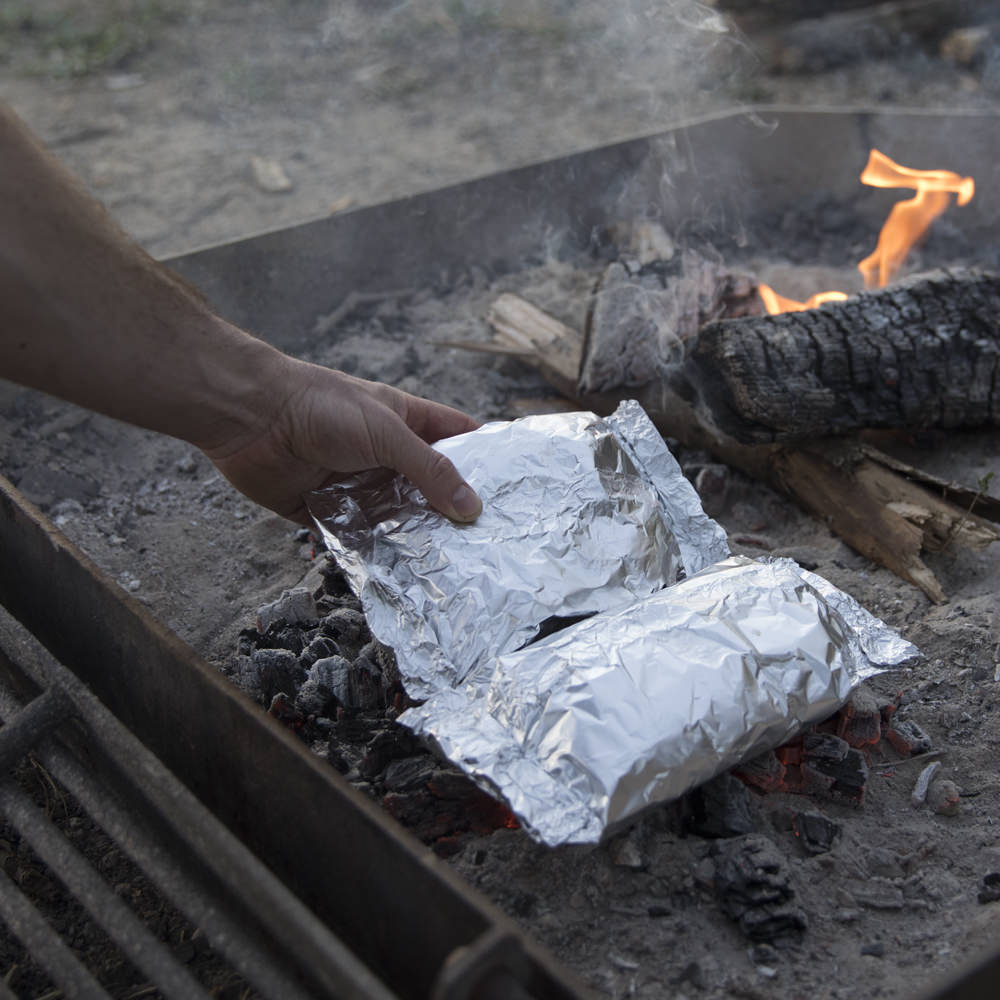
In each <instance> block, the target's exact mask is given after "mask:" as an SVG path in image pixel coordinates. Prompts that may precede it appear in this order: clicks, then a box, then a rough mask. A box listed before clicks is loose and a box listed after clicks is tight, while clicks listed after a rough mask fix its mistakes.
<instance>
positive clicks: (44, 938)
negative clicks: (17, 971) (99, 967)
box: [0, 869, 110, 1000]
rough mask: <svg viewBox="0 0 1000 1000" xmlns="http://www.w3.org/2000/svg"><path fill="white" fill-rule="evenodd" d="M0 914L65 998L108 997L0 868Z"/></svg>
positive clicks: (89, 999) (97, 999)
mask: <svg viewBox="0 0 1000 1000" xmlns="http://www.w3.org/2000/svg"><path fill="white" fill-rule="evenodd" d="M0 917H2V918H3V920H4V921H5V922H6V924H7V926H8V927H9V928H10V929H11V931H13V933H14V934H16V935H17V937H18V938H19V939H20V940H21V943H22V944H23V945H24V947H25V948H27V949H28V951H29V953H30V954H31V955H32V956H33V957H34V958H35V960H36V961H37V962H38V964H39V965H41V966H42V967H43V968H44V969H45V970H46V971H47V972H48V973H49V975H50V976H51V977H52V980H53V982H54V983H55V984H56V986H58V987H59V988H60V989H61V990H62V992H63V993H64V994H65V995H66V996H67V997H75V998H78V1000H110V998H109V997H108V994H107V993H106V992H105V990H104V988H103V987H102V986H101V984H100V983H99V982H98V981H97V980H96V979H95V978H94V977H93V976H92V975H91V974H90V973H89V972H88V971H87V970H86V969H85V968H84V967H83V965H82V964H81V963H80V961H79V959H77V957H76V956H75V955H74V954H73V952H72V951H70V949H69V947H68V946H67V945H66V944H64V943H63V940H62V938H60V937H59V935H58V934H57V933H56V932H55V931H54V930H53V929H52V928H51V927H50V926H49V924H48V922H47V921H46V920H45V918H44V917H43V916H42V915H41V914H40V913H39V912H38V910H36V909H35V907H34V906H32V905H31V903H29V902H28V900H27V899H26V898H25V896H24V895H23V894H22V893H21V890H20V889H18V887H17V886H16V885H15V884H14V882H13V880H12V879H11V878H10V876H8V875H7V873H6V872H4V871H3V870H2V869H0Z"/></svg>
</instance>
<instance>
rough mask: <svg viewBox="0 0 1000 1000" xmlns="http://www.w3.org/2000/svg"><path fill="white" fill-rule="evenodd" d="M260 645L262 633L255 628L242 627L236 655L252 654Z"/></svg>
mask: <svg viewBox="0 0 1000 1000" xmlns="http://www.w3.org/2000/svg"><path fill="white" fill-rule="evenodd" d="M259 645H260V633H259V632H258V631H257V629H255V628H241V629H240V634H239V636H238V637H237V639H236V655H237V656H251V655H252V654H253V651H254V650H255V649H256V648H257V647H258V646H259Z"/></svg>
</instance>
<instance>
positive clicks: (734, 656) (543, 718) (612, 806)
mask: <svg viewBox="0 0 1000 1000" xmlns="http://www.w3.org/2000/svg"><path fill="white" fill-rule="evenodd" d="M915 654H916V649H915V648H914V647H913V646H911V645H910V644H909V643H908V642H906V641H905V640H903V639H901V638H900V637H899V636H898V635H897V634H896V633H895V632H893V631H892V630H891V629H889V628H888V627H887V626H886V625H884V624H883V623H882V622H880V621H878V620H877V619H875V618H874V617H872V616H871V615H870V614H869V613H868V612H867V611H865V610H864V609H863V608H862V607H860V605H858V604H857V602H856V601H854V600H853V599H852V598H851V597H849V596H848V595H846V594H844V593H842V592H840V591H838V590H837V589H836V588H835V587H833V586H832V585H831V584H829V583H827V582H826V581H825V580H823V579H822V578H820V577H818V576H816V575H814V574H812V573H808V572H806V571H805V570H802V569H800V568H799V567H798V566H797V565H796V564H795V563H794V562H792V561H791V560H789V559H775V560H770V561H759V562H755V561H753V560H750V559H747V558H745V557H738V556H734V557H731V558H729V559H726V560H724V561H722V562H719V563H717V564H715V565H713V566H711V567H709V568H708V569H705V570H703V571H702V572H701V573H699V574H697V575H696V576H693V577H691V578H690V579H687V580H684V581H682V582H680V583H677V584H675V585H674V586H672V587H668V588H666V589H664V590H661V591H659V592H657V593H655V594H652V595H650V596H648V597H645V598H642V599H640V600H638V601H636V602H634V603H633V604H632V605H630V606H628V607H623V608H618V609H615V610H612V611H606V612H604V613H603V614H599V615H596V616H594V617H592V618H590V619H588V620H586V621H583V622H580V623H578V624H575V625H572V626H570V627H568V628H566V629H564V630H563V631H561V632H559V633H557V634H555V635H551V636H549V637H547V638H545V639H542V640H540V641H538V642H536V643H535V644H533V645H530V646H528V647H526V648H525V649H522V650H519V651H517V652H513V653H508V654H505V655H503V656H500V657H498V658H497V659H496V661H495V662H494V663H493V665H492V668H490V669H481V670H480V671H478V672H477V673H475V674H473V675H472V676H470V677H469V679H468V680H467V682H466V683H465V684H463V685H461V686H460V687H458V688H457V689H456V688H449V689H443V690H441V691H440V692H439V693H438V694H436V695H435V696H434V697H432V698H431V699H430V700H428V701H427V702H426V703H424V704H423V705H421V706H419V707H416V708H412V709H409V710H407V711H406V712H404V713H403V715H402V716H401V717H400V721H401V722H402V723H403V724H404V725H406V726H408V727H410V728H411V729H413V730H414V731H416V732H418V733H422V734H424V735H425V736H428V737H431V738H433V740H434V741H436V743H437V744H438V746H439V747H440V749H441V750H442V751H443V753H444V754H445V756H447V757H448V758H449V759H450V760H452V761H453V762H455V763H456V764H458V765H459V766H461V767H462V768H463V769H464V770H465V771H466V772H467V773H468V774H470V775H471V776H472V777H473V778H474V779H475V780H477V781H478V782H479V783H480V784H481V785H483V786H484V787H486V788H488V789H491V790H493V791H494V792H499V793H500V794H501V795H502V796H503V797H504V798H505V799H506V800H507V802H508V803H509V805H510V807H511V809H512V810H513V811H514V813H515V814H516V815H517V816H518V817H519V819H520V820H521V822H522V824H523V825H524V827H525V828H526V829H527V830H528V832H529V833H530V834H531V835H532V836H533V837H535V838H536V839H537V840H540V841H542V842H543V843H546V844H549V845H553V846H554V845H557V844H564V843H596V842H597V841H598V840H600V839H601V837H602V836H604V835H605V834H607V833H609V832H612V831H614V830H615V829H616V828H618V827H620V826H621V825H622V824H624V823H626V822H627V821H629V820H630V819H632V818H634V817H635V816H637V815H638V814H639V813H641V812H642V811H643V810H644V809H646V808H647V807H649V806H651V805H654V804H656V803H660V802H665V801H668V800H670V799H673V798H676V797H678V796H680V795H682V794H683V793H684V792H686V791H688V790H689V789H691V788H693V787H694V786H696V785H698V784H700V783H701V782H704V781H706V780H708V779H709V778H711V777H713V776H714V775H716V774H718V773H720V772H722V771H724V770H726V769H728V768H730V767H733V766H734V765H736V764H738V763H740V762H741V761H745V760H748V759H751V758H752V757H754V756H756V755H758V754H760V753H762V752H763V751H765V750H767V749H770V748H773V747H775V746H778V745H780V744H781V743H783V742H785V741H787V740H788V739H789V738H790V737H791V736H793V735H794V734H795V733H796V731H797V730H799V729H800V728H801V727H802V726H804V725H806V724H808V723H811V722H818V721H820V720H822V719H824V718H826V717H828V716H829V715H831V714H832V713H833V712H834V711H835V710H836V709H837V708H838V707H839V706H840V705H842V704H843V702H844V701H845V700H846V698H847V696H848V695H849V693H850V691H851V689H852V688H853V687H854V686H855V685H856V684H858V683H859V682H860V681H862V680H864V679H865V678H866V677H870V676H872V675H873V674H875V673H878V672H880V671H881V670H883V669H886V668H889V667H892V666H898V665H900V664H901V663H903V662H904V661H905V660H907V659H909V658H910V657H912V656H914V655H915Z"/></svg>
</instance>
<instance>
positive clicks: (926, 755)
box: [872, 750, 945, 771]
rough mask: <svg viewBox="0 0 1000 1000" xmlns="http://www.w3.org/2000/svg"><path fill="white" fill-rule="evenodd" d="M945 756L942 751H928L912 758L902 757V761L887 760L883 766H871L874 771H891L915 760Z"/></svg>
mask: <svg viewBox="0 0 1000 1000" xmlns="http://www.w3.org/2000/svg"><path fill="white" fill-rule="evenodd" d="M944 755H945V751H944V750H928V751H927V752H926V753H918V754H917V755H916V756H914V757H904V758H903V759H902V760H887V761H886V762H885V763H883V764H873V765H872V766H873V768H874V770H876V771H891V770H892V769H893V768H895V767H899V766H900V764H911V763H912V762H913V761H915V760H930V759H931V758H932V757H943V756H944Z"/></svg>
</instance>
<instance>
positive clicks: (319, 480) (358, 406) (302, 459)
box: [204, 355, 482, 525]
mask: <svg viewBox="0 0 1000 1000" xmlns="http://www.w3.org/2000/svg"><path fill="white" fill-rule="evenodd" d="M273 365H274V369H275V370H274V371H272V372H271V373H270V374H269V375H268V376H267V382H268V383H269V385H268V392H269V394H270V397H271V398H270V400H269V402H268V403H267V405H266V406H265V407H264V412H263V413H262V414H261V417H262V419H260V420H259V421H257V422H256V423H255V425H254V426H252V427H245V428H240V429H238V430H237V431H236V432H235V433H233V434H232V435H231V436H230V437H229V438H228V440H225V441H223V442H222V443H220V444H214V445H213V446H212V447H211V448H205V449H204V450H205V454H206V455H208V457H209V458H210V459H211V460H212V461H213V462H214V463H215V465H216V467H217V468H218V469H219V470H220V471H221V472H222V473H223V475H224V476H225V477H226V478H227V479H228V480H229V481H230V482H231V483H232V484H233V485H234V486H235V487H236V488H237V489H238V490H239V491H240V492H241V493H243V494H245V495H246V496H248V497H249V498H250V499H251V500H253V501H255V502H256V503H259V504H262V505H263V506H265V507H268V508H270V509H271V510H273V511H275V512H276V513H278V514H281V515H282V516H283V517H287V518H289V519H290V520H293V521H297V522H299V523H301V524H306V525H308V524H310V523H311V522H310V520H309V516H308V512H307V510H306V506H305V502H304V500H303V496H304V495H305V494H306V493H308V492H310V491H311V490H315V489H319V488H321V487H323V486H325V485H327V484H328V483H329V482H330V481H331V480H333V479H336V478H337V477H338V476H342V475H345V474H349V473H352V472H360V471H361V470H364V469H372V468H378V467H385V468H389V469H393V470H395V471H396V472H400V473H402V474H403V475H404V476H406V477H407V478H408V479H409V480H410V481H411V482H412V483H413V484H414V485H415V486H416V487H417V488H418V489H419V490H420V492H421V493H423V495H424V496H425V497H426V498H427V501H428V503H430V505H431V506H432V507H434V508H435V509H437V510H439V511H440V512H441V513H442V514H445V515H446V516H447V517H450V518H451V519H452V520H455V521H474V520H475V519H476V518H477V517H478V516H479V513H480V511H481V510H482V503H481V502H480V500H479V497H478V496H476V494H475V492H474V491H473V490H472V488H471V487H470V486H469V485H468V484H467V483H466V482H465V481H464V480H463V479H462V477H461V476H460V475H459V473H458V470H457V469H456V468H455V467H454V465H453V464H452V463H451V461H450V460H449V459H448V458H446V457H445V456H444V455H442V454H441V453H440V452H437V451H435V450H434V449H433V448H431V447H430V444H431V443H432V442H434V441H437V440H439V439H441V438H445V437H451V436H452V435H454V434H461V433H464V432H466V431H471V430H475V429H476V427H478V426H479V425H478V424H477V423H476V421H475V420H473V419H472V418H471V417H469V416H467V415H466V414H464V413H461V412H459V411H458V410H454V409H452V408H451V407H448V406H443V405H442V404H440V403H434V402H431V401H430V400H426V399H421V398H419V397H417V396H411V395H409V393H405V392H402V391H400V390H399V389H394V388H393V387H392V386H388V385H383V384H380V383H377V382H368V381H365V380H364V379H359V378H354V377H353V376H351V375H346V374H344V373H343V372H339V371H334V370H332V369H329V368H323V367H320V366H318V365H310V364H307V363H305V362H303V361H296V360H295V359H292V358H289V357H287V356H285V355H277V358H276V359H275V360H274V362H273Z"/></svg>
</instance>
